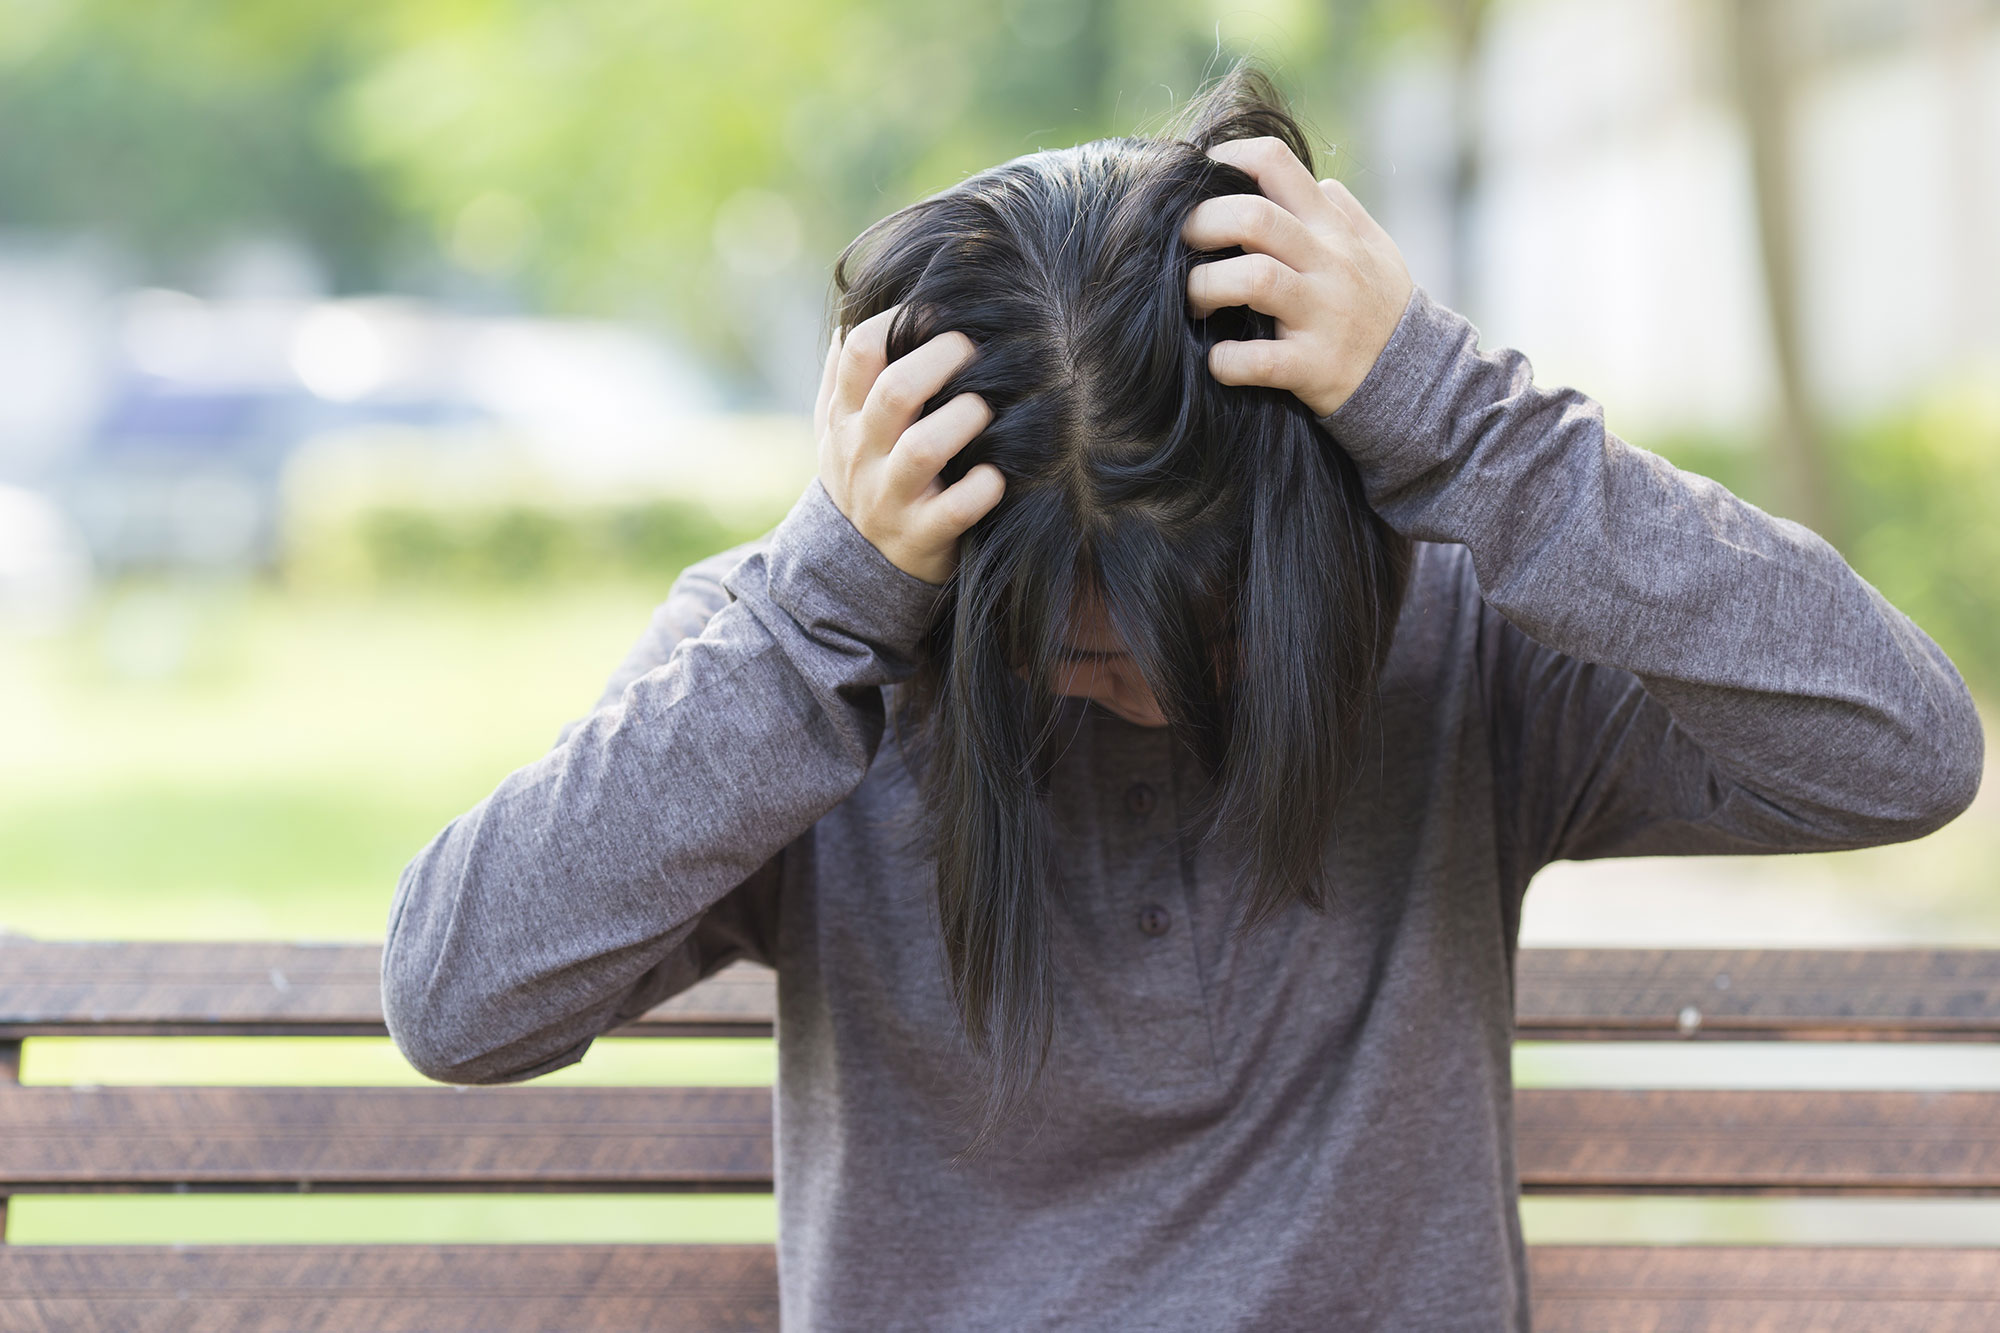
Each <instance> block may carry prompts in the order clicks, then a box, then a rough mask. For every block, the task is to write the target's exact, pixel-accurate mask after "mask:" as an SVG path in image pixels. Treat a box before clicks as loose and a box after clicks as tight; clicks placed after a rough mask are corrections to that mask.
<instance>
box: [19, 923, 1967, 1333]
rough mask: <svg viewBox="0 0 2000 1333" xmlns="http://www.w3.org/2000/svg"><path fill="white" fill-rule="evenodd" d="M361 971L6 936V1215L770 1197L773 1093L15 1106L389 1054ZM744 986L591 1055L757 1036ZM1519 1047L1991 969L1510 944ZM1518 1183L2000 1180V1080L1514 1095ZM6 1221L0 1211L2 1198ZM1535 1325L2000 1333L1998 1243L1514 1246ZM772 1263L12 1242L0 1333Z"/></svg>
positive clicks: (300, 950)
mask: <svg viewBox="0 0 2000 1333" xmlns="http://www.w3.org/2000/svg"><path fill="white" fill-rule="evenodd" d="M378 966H379V950H378V949H377V948H376V947H373V946H367V945H329V946H314V945H299V944H281V943H271V944H265V943H226V944H179V943H175V944H161V943H61V942H42V941H34V940H29V939H25V938H23V937H21V936H5V935H0V1196H5V1195H7V1194H26V1193H46V1192H85V1191H87V1192H131V1191H169V1190H180V1191H191V1190H231V1191H303V1190H310V1191H341V1190H368V1191H423V1192H436V1191H447V1190H486V1191H549V1190H564V1191H607V1192H608V1191H629V1190H641V1191H752V1192H768V1191H769V1190H770V1188H771V1172H772V1158H771V1136H770V1129H771V1100H770V1092H769V1090H768V1089H765V1088H644V1087H638V1088H627V1087H616V1088H589V1087H554V1088H551V1087H537V1086H535V1085H534V1084H533V1083H528V1084H519V1085H501V1086H492V1087H477V1088H454V1087H444V1086H438V1087H421V1088H402V1087H393V1088H391V1087H376V1088H295V1087H282V1088H269V1087H259V1088H251V1087H110V1086H104V1087H97V1086H78V1087H23V1086H20V1085H19V1081H18V1071H19V1056H20V1050H21V1041H22V1039H24V1038H30V1037H37V1036H45V1035H71V1036H75V1035H84V1036H90V1035H148V1036H174V1035H185V1034H201V1035H211V1036H213V1035H250V1036H278V1035H283V1036H298V1035H309V1036H310V1035H319V1036H333V1035H365V1034H373V1035H382V1034H383V1033H384V1029H383V1026H382V1021H381V1014H380V1009H379V1001H378V996H379V976H378ZM772 1001H773V987H772V977H771V974H770V973H769V972H765V971H762V970H759V969H754V968H750V967H747V966H743V965H739V966H737V967H732V968H730V969H728V970H727V971H725V972H723V973H721V974H719V975H717V976H716V977H714V978H711V979H710V980H708V981H706V982H703V983H702V984H701V985H699V986H698V987H696V988H694V989H693V990H691V991H689V992H687V993H685V994H683V995H681V996H677V997H676V998H674V999H673V1000H671V1001H669V1002H668V1003H666V1004H664V1005H662V1006H661V1007H659V1008H658V1009H656V1010H654V1011H653V1012H651V1013H650V1014H648V1015H646V1016H645V1017H644V1018H643V1019H641V1020H639V1021H637V1022H635V1023H632V1024H630V1025H628V1026H626V1027H623V1028H620V1029H617V1030H616V1031H615V1032H614V1033H611V1034H607V1035H616V1036H719V1035H727V1036H768V1035H769V1034H770V1031H771V1014H772ZM1518 1019H1519V1028H1520V1034H1521V1036H1522V1037H1524V1038H1528V1039H1535V1040H1550V1041H1564V1042H1590V1041H1602V1040H1619V1041H1629V1040H1655V1039H1657V1040H1661V1041H1701V1042H1707V1041H1718V1040H1721V1041H1728V1040H1757V1041H1790V1040H1821V1041H1824V1040H1834V1041H1945V1042H1955V1041H1989V1040H1993V1039H1994V1038H1995V1037H1996V1036H2000V953H1996V952H1981V951H1970V950H1966V951H1948V950H1946V951H1915V950H1869V951H1819V950H1813V951H1806V950H1800V951H1761V952H1712V951H1680V950H1671V951H1637V950H1526V951H1524V952H1523V954H1522V956H1521V961H1520V967H1519V1001H1518ZM1517 1118H1518V1126H1517V1145H1518V1150H1519V1152H1518V1157H1519V1166H1520V1172H1521V1180H1522V1187H1523V1190H1524V1191H1525V1192H1528V1193H1530V1194H1617V1195H1676V1194H1698V1195H1717V1194H1723V1195H1727V1194H1738V1195H1742V1194H1757V1195H1785V1194H1788V1195H1807V1194H1812V1195H1847V1196H1885V1195H1894V1196H1924V1197H1934V1198H1942V1197H1953V1198H1965V1197H1972V1196H1980V1195H1989V1194H1992V1193H1994V1192H1996V1191H2000V1092H1934V1091H1933V1092H1922V1091H1840V1092H1820V1091H1744V1090H1726V1091H1725V1090H1714V1091H1709V1090H1685V1089H1683V1090H1655V1091H1624V1090H1611V1089H1585V1088H1526V1089H1523V1090H1521V1091H1520V1092H1519V1093H1518V1099H1517ZM0 1219H4V1197H0ZM1530 1254H1531V1265H1532V1269H1533V1284H1534V1297H1535V1318H1536V1327H1537V1328H1538V1329H1540V1330H1543V1331H1544V1333H1557V1331H1560V1330H1569V1329H1592V1330H1599V1329H1619V1330H1643V1329H1696V1328H1728V1329H1774V1330H1775V1329H1783V1330H1787V1331H1788V1333H1789V1331H1790V1330H1799V1329H1810V1328H1833V1327H1839V1328H1843V1329H1845V1328H1855V1329H1868V1330H1902V1329H1907V1330H1918V1329H1921V1330H1925V1331H1926V1333H1939V1331H1940V1330H1956V1329H1968V1330H1969V1329H1981V1330H1984V1329H1991V1328H2000V1249H1991V1250H1988V1249H1976V1248H1944V1247H1917V1246H1911V1247H1904V1248H1897V1247H1894V1246H1888V1245H1882V1246H1856V1247H1837V1246H1835V1247H1804V1246H1799V1247H1772V1246H1710V1245H1703V1246H1646V1245H1634V1246H1618V1245H1602V1246H1568V1245H1561V1246H1534V1247H1531V1250H1530ZM776 1323H777V1289H776V1272H775V1260H774V1254H773V1251H772V1249H771V1248H770V1247H769V1246H764V1245H568V1244H550V1245H497V1244H496V1245H395V1244H381V1245H264V1246H258V1245H177V1246H125V1245H18V1244H16V1245H4V1246H0V1328H4V1329H9V1330H13V1329H61V1330H65V1331H68V1330H86V1329H108V1328H117V1329H187V1330H203V1331H204V1333H212V1331H220V1330H248V1329H277V1328H286V1329H296V1328H309V1327H310V1328H343V1329H345V1328H368V1329H380V1330H405V1329H412V1330H413V1329H423V1330H443V1329H557V1328H560V1329H584V1328H603V1329H627V1328H641V1327H651V1328H690V1329H692V1328H700V1329H758V1328H772V1327H775V1326H776Z"/></svg>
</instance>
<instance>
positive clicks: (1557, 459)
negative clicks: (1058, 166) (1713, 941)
mask: <svg viewBox="0 0 2000 1333" xmlns="http://www.w3.org/2000/svg"><path fill="white" fill-rule="evenodd" d="M1475 340H1476V332H1475V331H1474V330H1473V328H1472V327H1471V325H1470V324H1468V323H1467V322H1466V321H1464V320H1463V319H1462V318H1460V317H1459V316H1457V315H1455V314H1453V313H1452V312H1450V311H1448V310H1445V309H1444V308H1442V307H1439V306H1437V305H1435V304H1434V303H1432V302H1431V301H1430V300H1429V298H1428V297H1427V296H1426V295H1425V294H1424V293H1423V292H1422V291H1421V290H1419V291H1418V292H1417V293H1416V294H1415V295H1413V297H1412V298H1411V303H1410V306H1409V307H1408V308H1407V309H1406V311H1405V313H1404V317H1403V320H1402V322H1401V323H1400V324H1399V325H1398V327H1397V330H1396V333H1395V335H1394V336H1393V337H1392V339H1391V341H1390V344H1389V346H1388V347H1387V348H1386V349H1385V350H1384V352H1383V354H1382V357H1381V358H1380V359H1379V360H1378V362H1377V363H1376V366H1375V368H1374V370H1372V371H1371V372H1370V374H1369V376H1368V379H1367V380H1366V381H1364V383H1363V385H1362V386H1361V389H1360V390H1359V391H1357V392H1356V394H1355V395H1354V396H1353V397H1352V398H1350V399H1349V400H1348V401H1347V402H1346V403H1344V404H1343V405H1342V406H1341V407H1340V409H1338V410H1337V411H1335V412H1334V413H1333V414H1332V415H1330V416H1328V417H1325V418H1323V419H1322V423H1323V424H1324V425H1326V426H1327V428H1328V429H1329V430H1330V431H1331V432H1332V434H1333V435H1334V437H1335V438H1336V439H1337V440H1338V441H1339V442H1340V443H1341V445H1342V446H1343V447H1344V448H1345V449H1346V450H1347V452H1348V453H1349V455H1350V456H1352V457H1353V458H1354V460H1355V462H1356V465H1357V466H1358V467H1359V468H1360V470H1361V473H1362V476H1363V479H1364V482H1365V484H1366V487H1367V492H1368V496H1369V500H1370V502H1371V504H1373V506H1374V507H1375V508H1376V510H1377V511H1378V512H1379V513H1381V514H1382V516H1383V517H1384V518H1385V519H1387V520H1388V521H1389V522H1390V523H1391V524H1392V525H1393V526H1395V527H1396V528H1397V529H1398V530H1399V531H1402V532H1404V533H1406V534H1407V535H1410V536H1412V537H1416V538H1419V539H1422V540H1428V541H1439V542H1454V543H1459V544H1462V545H1464V546H1465V547H1466V548H1467V549H1468V550H1469V551H1470V553H1471V556H1472V560H1473V564H1474V568H1475V570H1476V572H1477V576H1478V580H1479V587H1480V592H1481V595H1482V596H1483V597H1484V598H1485V599H1486V601H1487V602H1488V604H1489V605H1491V606H1492V607H1493V608H1494V609H1495V610H1497V611H1498V612H1499V613H1500V614H1501V615H1503V616H1505V617H1506V619H1507V620H1509V621H1510V622H1512V623H1513V624H1514V625H1516V626H1517V627H1519V628H1520V629H1521V630H1522V631H1524V632H1525V633H1526V634H1528V635H1529V636H1531V637H1532V638H1534V639H1535V640H1537V641H1539V642H1540V643H1543V644H1546V645H1548V646H1549V647H1551V648H1554V649H1557V650H1559V651H1561V652H1563V653H1566V654H1569V655H1570V656H1572V657H1575V658H1577V659H1580V660H1581V661H1585V662H1595V663H1602V664H1607V665H1611V666H1616V667H1621V668H1624V669H1625V670H1628V671H1630V672H1632V673H1633V674H1634V675H1636V676H1637V677H1638V678H1639V679H1640V681H1641V682H1642V683H1643V684H1644V685H1645V688H1646V690H1647V692H1648V693H1650V694H1651V695H1653V696H1654V697H1655V698H1657V699H1658V700H1659V701H1660V702H1661V703H1662V704H1664V705H1665V706H1666V707H1667V708H1668V709H1669V710H1671V713H1672V716H1673V720H1674V723H1675V725H1676V726H1678V727H1679V728H1680V729H1681V730H1682V731H1684V732H1685V733H1686V734H1687V735H1688V736H1689V737H1690V738H1691V739H1692V740H1693V741H1694V742H1695V743H1696V744H1697V745H1698V746H1699V747H1700V748H1701V749H1702V750H1703V751H1704V752H1706V753H1707V755H1708V756H1709V757H1710V758H1711V759H1712V760H1713V761H1714V763H1715V765H1716V766H1717V768H1718V769H1720V770H1721V771H1722V772H1723V773H1725V774H1727V775H1728V776H1729V777H1730V778H1731V779H1733V780H1734V781H1736V782H1738V783H1740V784H1741V785H1742V786H1743V787H1744V788H1745V789H1747V790H1748V791H1751V792H1754V793H1756V794H1757V795H1758V796H1760V797H1762V798H1763V799H1765V800H1767V801H1769V802H1772V803H1774V804H1775V805H1777V806H1780V807H1782V808H1783V809H1784V810H1785V811H1786V812H1787V815H1788V817H1790V818H1792V819H1795V820H1797V821H1800V822H1801V824H1802V825H1804V826H1810V827H1814V828H1817V829H1818V831H1819V832H1820V833H1821V834H1823V835H1826V836H1829V837H1839V836H1841V835H1843V834H1853V835H1856V836H1859V837H1862V838H1865V839H1868V840H1878V841H1887V840H1891V839H1892V838H1894V837H1897V836H1905V837H1907V836H1915V835H1916V834H1917V833H1919V832H1922V831H1924V830H1925V829H1927V828H1929V827H1934V826H1935V825H1936V824H1937V823H1941V822H1943V821H1944V820H1945V819H1949V818H1950V817H1951V815H1953V814H1955V813H1957V811H1958V810H1960V809H1963V808H1964V806H1965V804H1967V803H1969V801H1970V799H1971V795H1972V792H1973V790H1974V789H1976V787H1977V784H1978V780H1979V770H1980V766H1981V760H1982V756H1983V737H1982V734H1981V731H1980V724H1979V719H1978V716H1977V714H1976V712H1975V711H1974V709H1973V705H1972V701H1971V699H1970V696H1969V695H1968V694H1967V692H1966V689H1965V685H1964V683H1963V681H1962V680H1961V679H1960V677H1959V675H1958V673H1957V671H1956V670H1955V669H1954V668H1953V667H1952V664H1951V662H1950V661H1949V659H1947V658H1946V656H1945V655H1944V653H1943V652H1942V651H1941V650H1940V649H1939V648H1938V647H1937V645H1936V644H1935V643H1933V642H1932V641H1931V640H1930V638H1929V637H1928V636H1927V635H1925V634H1924V633H1923V631H1922V630H1920V629H1918V628H1917V626H1916V625H1914V624H1913V623H1912V622H1911V621H1910V620H1909V619H1908V617H1906V616H1904V615H1903V614H1902V613H1901V612H1900V611H1898V610H1896V608H1895V607H1893V606H1891V605H1890V604H1889V603H1888V602H1887V601H1886V600H1884V599H1883V598H1882V597H1881V595H1880V594H1879V593H1877V592H1876V591H1875V590H1874V589H1873V588H1872V587H1870V586H1869V585H1868V584H1867V583H1866V582H1865V581H1864V580H1862V579H1861V578H1860V577H1859V576H1858V575H1857V574H1855V573H1854V571H1853V570H1851V569H1850V568H1848V566H1847V564H1846V562H1845V561H1843V560H1842V559H1841V557H1840V555H1839V553H1838V552H1837V551H1835V550H1834V549H1833V548H1832V547H1831V546H1829V545H1828V544H1827V543H1826V542H1825V541H1824V540H1822V539H1821V538H1820V537H1818V536H1817V535H1815V534H1814V533H1812V532H1811V531H1810V530H1808V529H1806V528H1804V527H1802V526H1800V525H1799V524H1796V523H1792V522H1789V521H1787V520H1784V519H1780V518H1776V517H1773V516H1771V515H1769V514H1766V513H1764V512H1763V511H1761V510H1759V509H1757V508H1756V507H1754V506H1752V505H1750V504H1748V503H1746V502H1744V501H1742V500H1740V499H1738V498H1737V497H1736V496H1734V495H1732V494H1730V493H1729V492H1728V491H1727V490H1726V489H1724V488H1723V487H1721V486H1720V485H1718V484H1716V483H1715V482H1713V481H1711V480H1709V479H1707V478H1705V477H1700V476H1697V475H1694V474H1692V473H1687V472H1683V471H1680V470H1678V469H1676V468H1674V467H1673V466H1672V465H1671V464H1669V463H1668V462H1667V461H1666V460H1665V459H1662V458H1660V457H1658V456H1656V455H1654V454H1651V453H1648V452H1646V451H1645V450H1642V449H1638V448H1635V447H1633V446H1631V445H1629V444H1627V443H1625V442H1624V441H1622V440H1620V439H1618V438H1617V437H1616V436H1615V435H1613V434H1611V433H1610V432H1609V431H1607V430H1606V429H1605V425H1604V420H1603V414H1602V411H1601V409H1600V408H1599V407H1598V405H1597V404H1596V403H1595V402H1593V401H1592V400H1591V399H1589V398H1588V397H1586V396H1584V395H1583V394H1580V393H1577V392H1575V391H1574V390H1569V389H1560V388H1558V389H1540V388H1537V387H1536V386H1535V385H1534V384H1533V382H1532V376H1531V371H1530V367H1529V365H1528V363H1527V361H1526V359H1525V358H1523V357H1522V356H1521V355H1520V354H1519V353H1516V352H1511V351H1506V350H1501V351H1496V352H1492V353H1487V354H1483V355H1482V354H1480V353H1479V352H1478V351H1477V348H1476V345H1475Z"/></svg>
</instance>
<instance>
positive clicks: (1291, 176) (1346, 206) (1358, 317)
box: [1181, 138, 1411, 417]
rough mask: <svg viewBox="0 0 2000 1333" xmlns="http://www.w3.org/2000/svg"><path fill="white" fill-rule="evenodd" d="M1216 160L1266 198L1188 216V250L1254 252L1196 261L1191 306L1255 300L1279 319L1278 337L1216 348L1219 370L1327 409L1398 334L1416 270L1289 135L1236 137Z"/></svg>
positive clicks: (1229, 201) (1227, 200) (1225, 203)
mask: <svg viewBox="0 0 2000 1333" xmlns="http://www.w3.org/2000/svg"><path fill="white" fill-rule="evenodd" d="M1208 155H1209V156H1210V157H1212V158H1215V159H1216V160H1217V161H1219V162H1226V163H1228V164H1229V165H1230V166H1232V167H1237V168H1239V169H1241V170H1243V171H1245V172H1248V173H1249V175H1250V176H1251V177H1252V178H1253V179H1254V180H1256V182H1257V188H1258V189H1259V190H1261V191H1263V193H1262V194H1229V195H1222V196H1220V197H1218V198H1215V199H1206V200H1203V201H1202V202H1201V203H1199V204H1197V205H1196V206H1195V207H1194V209H1193V210H1192V211H1191V212H1189V214H1188V216H1187V221H1186V222H1185V223H1184V224H1183V225H1182V227H1181V239H1182V240H1184V241H1186V242H1187V243H1188V245H1190V246H1191V247H1193V248H1194V249H1196V250H1221V249H1226V248H1227V247H1229V246H1241V247H1242V248H1243V249H1244V250H1245V251H1246V252H1247V253H1245V254H1241V255H1235V256H1232V257H1230V258H1228V259H1216V260H1210V261H1208V262H1206V263H1200V264H1196V265H1195V267H1194V269H1193V270H1192V271H1191V272H1190V273H1189V274H1188V304H1189V305H1190V307H1192V309H1193V311H1194V313H1195V315H1196V316H1197V317H1205V316H1207V315H1209V314H1211V313H1213V312H1214V311H1216V310H1220V309H1222V308H1223V307H1225V306H1234V305H1247V306H1249V307H1250V308H1251V309H1253V310H1260V311H1262V312H1263V313H1264V314H1267V315H1270V316H1271V317H1272V318H1274V319H1275V320H1277V322H1278V336H1277V337H1276V338H1256V339H1251V340H1248V341H1224V342H1218V343H1216V344H1215V346H1214V347H1213V348H1212V349H1210V352H1209V358H1208V368H1209V372H1210V373H1211V374H1213V375H1214V376H1215V378H1216V379H1218V380H1221V381H1222V382H1223V383H1224V384H1265V385H1270V386H1271V387H1273V388H1278V389H1289V390H1291V391H1292V392H1293V393H1295V394H1297V395H1298V397H1299V399H1300V401H1302V402H1304V403H1305V405H1306V406H1307V407H1310V408H1311V409H1312V410H1313V414H1314V415H1315V416H1322V417H1323V416H1326V415H1328V414H1329V413H1331V412H1332V411H1333V410H1334V409H1335V408H1337V407H1339V406H1340V405H1341V404H1342V403H1344V402H1346V401H1347V399H1348V397H1349V396H1350V395H1351V394H1353V392H1354V391H1355V390H1356V389H1357V388H1359V387H1360V386H1361V381H1362V380H1363V378H1365V377H1366V376H1367V374H1368V371H1369V368H1370V367H1372V366H1373V365H1374V364H1375V358H1376V357H1378V356H1380V355H1381V354H1382V348H1383V347H1384V346H1386V345H1387V344H1388V341H1389V335H1390V334H1392V333H1394V332H1395V331H1396V323H1397V321H1398V320H1400V319H1401V318H1402V315H1403V307H1404V306H1405V305H1407V304H1408V303H1409V299H1410V291H1411V281H1410V270H1409V267H1408V266H1407V265H1405V264H1404V263H1403V256H1402V252H1401V251H1399V250H1397V248H1396V243H1395V242H1394V241H1392V240H1390V239H1389V233H1388V232H1386V231H1383V230H1382V228H1381V226H1380V225H1379V224H1377V223H1376V221H1375V219H1373V218H1371V217H1369V216H1368V213H1367V211H1366V210H1365V209H1363V208H1362V207H1361V205H1360V203H1358V202H1357V201H1356V200H1355V198H1354V196H1353V195H1352V194H1349V193H1348V191H1347V187H1346V186H1345V185H1342V184H1341V183H1340V182H1339V181H1337V180H1331V179H1329V180H1323V181H1318V182H1315V181H1314V180H1313V177H1312V173H1311V172H1310V171H1307V170H1306V167H1305V164H1304V163H1303V162H1301V161H1299V159H1298V157H1297V156H1296V155H1295V154H1294V153H1293V152H1292V150H1291V149H1290V148H1288V147H1286V146H1285V143H1284V141H1283V140H1282V139H1274V138H1257V139H1232V140H1230V141H1228V142H1227V143H1219V144H1216V145H1215V146H1214V147H1212V148H1210V149H1209V150H1208Z"/></svg>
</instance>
